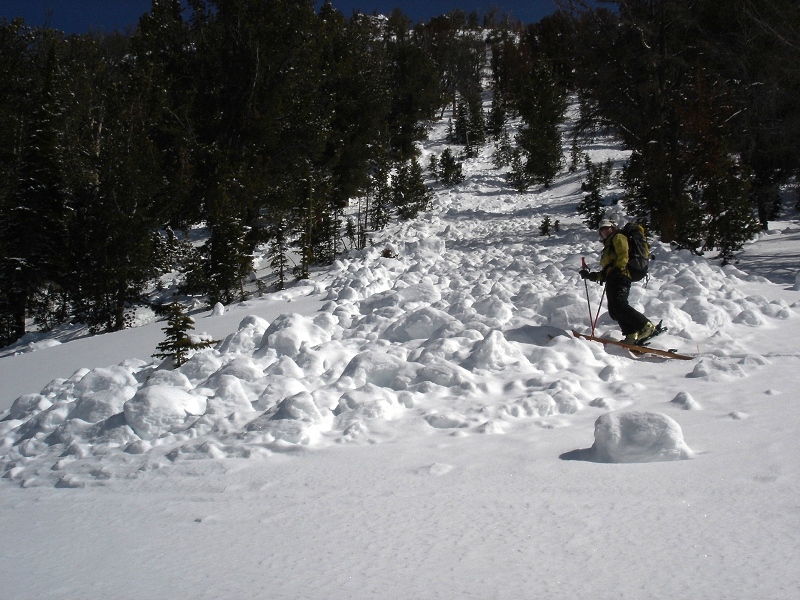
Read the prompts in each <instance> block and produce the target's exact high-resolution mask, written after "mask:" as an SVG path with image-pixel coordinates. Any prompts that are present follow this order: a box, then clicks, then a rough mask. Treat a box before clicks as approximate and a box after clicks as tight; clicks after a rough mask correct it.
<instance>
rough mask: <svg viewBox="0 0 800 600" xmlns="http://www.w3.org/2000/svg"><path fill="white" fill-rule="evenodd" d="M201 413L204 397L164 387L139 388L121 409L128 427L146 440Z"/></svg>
mask: <svg viewBox="0 0 800 600" xmlns="http://www.w3.org/2000/svg"><path fill="white" fill-rule="evenodd" d="M205 411H206V399H205V398H203V397H202V396H197V395H194V394H189V393H188V392H185V391H184V390H182V389H179V388H176V387H172V386H166V385H153V386H148V387H146V388H142V389H141V390H139V391H138V392H137V393H136V395H135V396H134V397H133V398H132V399H131V400H128V401H127V402H126V403H125V406H124V412H125V420H126V421H127V422H128V425H130V426H131V427H132V428H133V430H134V431H135V432H136V435H138V436H139V437H140V438H142V439H146V440H151V439H155V438H157V437H159V436H160V435H161V434H163V433H165V432H167V431H169V430H170V429H171V428H172V427H174V426H176V425H181V424H182V423H183V422H184V421H185V420H186V417H187V416H188V415H202V414H203V413H204V412H205Z"/></svg>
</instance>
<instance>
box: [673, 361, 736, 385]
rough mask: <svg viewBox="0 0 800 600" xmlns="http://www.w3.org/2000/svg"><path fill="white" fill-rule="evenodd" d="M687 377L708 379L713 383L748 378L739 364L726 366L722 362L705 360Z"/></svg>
mask: <svg viewBox="0 0 800 600" xmlns="http://www.w3.org/2000/svg"><path fill="white" fill-rule="evenodd" d="M686 377H690V378H698V377H707V378H708V379H709V380H711V381H719V380H725V379H731V378H734V377H747V374H746V373H745V372H744V370H743V369H742V367H740V366H739V365H737V364H725V363H722V362H720V361H714V360H709V359H705V358H703V359H701V360H700V362H698V363H697V364H696V365H695V367H694V370H693V371H692V372H691V373H689V374H688V375H686Z"/></svg>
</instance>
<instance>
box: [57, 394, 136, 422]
mask: <svg viewBox="0 0 800 600" xmlns="http://www.w3.org/2000/svg"><path fill="white" fill-rule="evenodd" d="M135 394H136V388H135V387H133V386H124V387H115V388H110V389H107V390H100V391H97V392H89V393H87V394H84V395H83V396H81V398H80V400H78V402H77V403H76V405H75V409H74V410H73V411H72V413H71V414H70V418H71V419H81V420H82V421H86V422H87V423H99V422H100V421H105V420H106V419H107V418H109V417H111V416H113V415H116V414H119V413H121V412H122V410H123V407H124V406H125V403H126V402H127V401H128V400H130V399H131V398H133V397H134V395H135Z"/></svg>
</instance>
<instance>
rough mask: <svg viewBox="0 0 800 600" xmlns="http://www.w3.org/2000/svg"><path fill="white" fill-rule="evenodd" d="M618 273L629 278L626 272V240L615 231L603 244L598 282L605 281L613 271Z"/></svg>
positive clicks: (629, 274) (628, 272) (629, 273)
mask: <svg viewBox="0 0 800 600" xmlns="http://www.w3.org/2000/svg"><path fill="white" fill-rule="evenodd" d="M615 270H616V271H619V272H620V273H622V274H623V275H625V277H630V276H631V272H630V271H629V270H628V238H627V237H625V235H624V234H621V233H619V232H617V231H615V232H614V233H613V234H611V235H610V236H609V237H608V239H606V240H605V241H604V242H603V254H602V256H601V257H600V276H599V278H598V281H605V280H607V279H608V276H609V275H610V274H611V273H612V272H613V271H615Z"/></svg>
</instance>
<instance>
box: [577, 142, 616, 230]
mask: <svg viewBox="0 0 800 600" xmlns="http://www.w3.org/2000/svg"><path fill="white" fill-rule="evenodd" d="M585 165H586V179H585V180H584V181H583V182H582V183H581V190H582V191H584V192H589V193H588V194H587V195H586V196H584V197H583V200H581V201H580V203H579V204H578V214H581V215H583V216H584V217H585V218H584V220H583V222H584V223H586V225H587V227H589V229H591V230H596V229H597V227H598V226H599V225H600V221H601V219H602V218H603V215H604V214H605V207H604V203H603V195H602V193H601V191H602V190H603V188H605V187H607V186H608V185H609V184H610V183H611V166H612V165H611V159H609V160H607V161H606V162H605V163H597V164H595V163H593V162H592V161H591V160H590V159H589V157H588V156H586V159H585Z"/></svg>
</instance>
